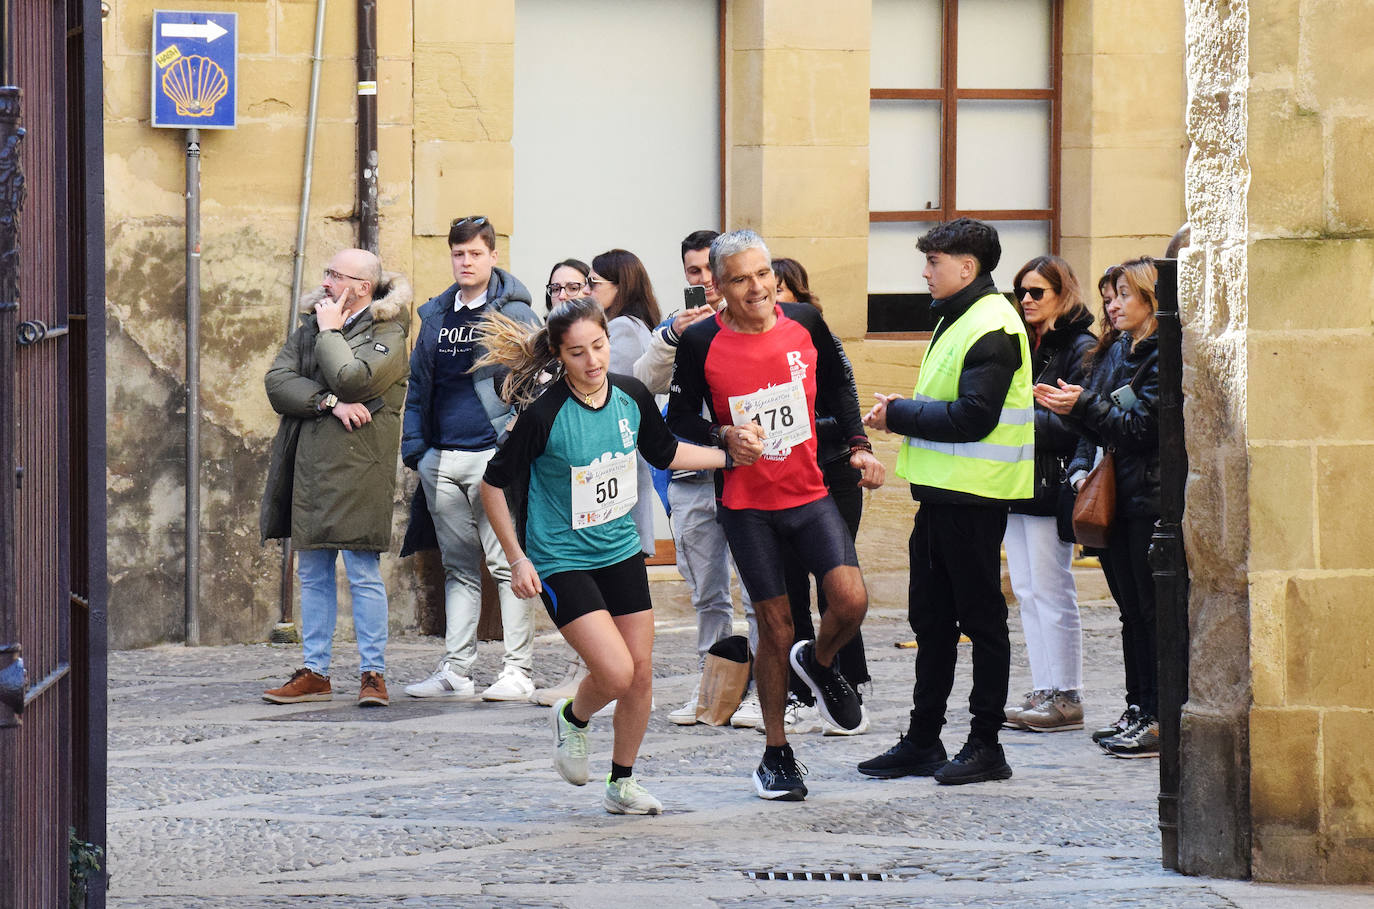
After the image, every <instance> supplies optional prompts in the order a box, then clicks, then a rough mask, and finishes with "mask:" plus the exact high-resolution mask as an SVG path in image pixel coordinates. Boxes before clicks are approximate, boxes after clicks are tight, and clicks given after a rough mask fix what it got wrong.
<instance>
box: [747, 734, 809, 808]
mask: <svg viewBox="0 0 1374 909" xmlns="http://www.w3.org/2000/svg"><path fill="white" fill-rule="evenodd" d="M804 776H806V767H805V766H803V765H802V764H799V763H798V762H797V759H796V758H795V757H793V756H792V746H791V745H784V746H783V751H782V757H780V758H770V757H769V756H768V752H766V751H765V752H764V754H763V760H761V761H759V766H758V769H757V770H755V771H754V791H755V792H757V793H758V794H759V798H761V799H769V800H770V801H777V802H800V801H801V800H802V799H804V798H806V784H805V783H803V782H802V777H804Z"/></svg>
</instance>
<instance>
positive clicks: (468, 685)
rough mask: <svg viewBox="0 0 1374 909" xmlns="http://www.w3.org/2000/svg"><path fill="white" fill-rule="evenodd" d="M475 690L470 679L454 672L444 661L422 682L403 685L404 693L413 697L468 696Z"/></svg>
mask: <svg viewBox="0 0 1374 909" xmlns="http://www.w3.org/2000/svg"><path fill="white" fill-rule="evenodd" d="M476 690H477V687H476V686H475V685H474V684H473V683H472V679H470V678H468V677H467V676H465V675H459V674H458V673H456V672H454V671H453V670H452V669H450V668H449V664H448V663H446V662H445V663H440V664H439V668H438V669H436V670H435V671H434V675H432V676H430V677H429V678H427V679H425V680H424V681H423V682H415V683H414V684H412V685H407V686H406V687H405V693H406V694H408V695H410V696H411V697H413V698H470V697H472V695H473V692H475V691H476Z"/></svg>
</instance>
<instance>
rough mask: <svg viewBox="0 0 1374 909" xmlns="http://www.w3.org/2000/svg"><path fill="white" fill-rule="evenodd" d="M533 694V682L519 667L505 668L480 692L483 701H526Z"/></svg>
mask: <svg viewBox="0 0 1374 909" xmlns="http://www.w3.org/2000/svg"><path fill="white" fill-rule="evenodd" d="M532 694H534V680H533V679H531V678H530V674H529V673H528V672H526V671H525V670H523V669H521V668H520V667H519V666H506V667H504V668H502V670H501V674H500V675H498V676H497V677H496V681H494V682H492V683H491V685H490V686H488V687H487V690H486V691H483V692H482V700H484V701H526V700H529V697H530V695H532Z"/></svg>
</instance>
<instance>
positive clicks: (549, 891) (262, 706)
mask: <svg viewBox="0 0 1374 909" xmlns="http://www.w3.org/2000/svg"><path fill="white" fill-rule="evenodd" d="M1083 577H1084V581H1085V584H1084V592H1085V596H1091V595H1093V593H1094V590H1096V595H1098V596H1100V595H1101V591H1100V586H1101V585H1100V579H1095V578H1093V577H1092V576H1091V573H1090V572H1088V573H1084V575H1083ZM868 580H869V583H870V589H871V591H872V599H873V603H874V607H873V609H872V610H871V612H870V617H869V619H868V621H867V623H866V624H865V627H864V635H865V640H866V645H867V648H868V654H869V660H870V666H871V671H872V674H873V677H874V683H873V686H872V690H871V691H870V692H868V693H867V695H866V703H867V704H868V706H869V710H870V712H871V714H872V717H873V729H872V731H871V732H870V733H869V734H867V735H864V736H856V737H852V738H846V737H822V736H820V735H815V734H812V735H804V736H795V737H793V744H794V747H795V748H796V751H797V755H798V757H799V759H800V760H801V761H802V762H803V763H805V764H806V765H807V767H809V769H810V775H809V776H808V778H807V783H808V785H809V786H810V787H811V795H810V796H809V797H808V798H807V800H806V801H805V802H802V803H770V802H765V801H763V800H761V799H758V798H756V797H755V795H754V793H753V789H752V786H751V784H750V782H749V774H750V773H751V771H752V770H753V768H754V766H755V764H756V763H757V761H758V759H759V756H760V755H761V753H762V749H763V737H762V736H761V735H759V734H757V733H756V732H754V731H752V730H736V729H730V728H711V727H706V726H696V727H691V728H685V729H684V728H679V727H676V726H672V725H671V724H669V723H668V722H667V719H666V714H667V712H668V711H669V710H670V709H672V707H674V706H676V705H677V704H679V703H681V702H682V701H683V700H684V699H685V698H686V696H687V695H688V694H689V693H690V691H691V688H692V685H693V683H694V675H693V672H692V670H693V668H694V665H695V660H694V655H693V653H692V650H693V647H694V641H695V630H694V626H693V623H692V617H691V614H690V608H689V607H688V606H687V605H686V603H685V596H684V591H683V589H682V588H683V585H682V583H681V582H680V581H676V580H661V581H656V582H655V584H654V596H655V602H656V603H657V604H658V606H657V609H656V615H657V622H658V626H659V629H658V637H657V640H656V643H655V660H656V664H655V677H656V678H655V695H656V699H657V707H656V710H655V711H654V715H653V719H652V721H651V722H650V725H649V731H648V735H647V736H646V738H645V741H644V746H643V749H642V751H641V754H640V759H639V762H638V764H637V765H636V772H637V775H639V776H640V778H641V779H642V780H643V781H644V782H645V784H646V785H647V786H648V788H649V789H650V790H651V791H652V792H653V793H654V794H655V795H657V796H658V797H659V798H660V799H661V800H662V801H663V803H664V805H665V807H666V813H665V814H664V815H663V816H661V817H651V818H625V817H613V816H611V815H608V814H606V813H605V812H604V811H603V809H602V807H601V799H600V789H599V787H598V786H597V785H596V783H595V780H594V781H593V783H592V784H591V785H588V786H586V787H584V788H575V787H572V786H568V785H567V784H565V783H564V782H563V781H562V780H561V779H559V777H558V776H557V774H556V773H555V772H554V770H553V768H552V766H551V744H550V741H549V731H548V720H547V713H546V708H542V707H537V706H534V705H532V704H524V703H520V704H486V703H482V702H480V701H464V702H453V701H449V702H445V703H435V702H433V701H417V700H413V699H409V698H407V697H405V695H404V694H402V692H401V687H402V685H403V684H404V683H405V682H408V681H412V680H415V679H418V678H421V677H423V676H424V675H425V674H427V672H428V671H429V670H430V669H431V667H432V664H433V661H434V660H435V658H436V657H437V656H438V653H439V649H440V646H439V642H438V641H437V640H434V639H427V638H418V637H405V638H399V639H397V638H393V640H392V642H391V644H390V646H389V648H388V673H387V676H388V680H389V682H390V684H391V692H392V706H391V707H390V708H388V709H372V710H360V709H358V708H357V707H356V706H354V703H353V701H354V698H355V696H356V690H357V681H356V680H357V678H358V674H357V668H358V665H357V655H356V651H355V650H354V648H353V646H352V644H351V642H347V641H342V640H341V641H340V642H339V643H338V645H337V646H336V649H335V659H336V665H335V667H334V678H335V680H336V699H335V700H334V701H332V702H329V703H314V704H299V705H292V706H273V705H270V704H266V703H264V702H263V701H262V700H261V699H260V694H261V692H262V690H263V689H264V688H265V687H269V683H279V682H280V681H281V680H283V679H284V678H286V677H287V676H288V675H289V673H290V672H291V670H292V669H293V668H294V667H295V666H297V665H298V663H299V659H300V653H299V648H298V647H296V646H287V645H266V644H264V645H257V646H233V647H204V648H193V649H187V648H183V647H176V646H167V647H159V648H152V649H148V650H141V651H128V652H121V653H115V654H112V655H111V660H110V676H111V678H110V790H109V822H110V827H109V868H110V871H111V873H112V880H111V891H110V899H109V905H111V906H112V907H140V909H187V907H202V909H247V907H297V906H357V907H401V906H405V907H441V906H443V907H447V906H463V907H487V906H491V907H496V906H500V907H567V909H574V907H592V906H596V907H601V906H605V905H613V906H633V905H636V904H639V905H656V906H662V907H677V906H687V907H749V909H762V907H774V906H811V905H816V906H834V907H856V909H857V907H865V909H868V907H889V906H890V907H897V906H912V905H921V906H951V907H952V906H997V907H1030V909H1050V907H1060V906H1073V907H1099V906H1100V907H1112V909H1124V907H1136V906H1141V907H1146V906H1148V907H1151V909H1158V907H1161V906H1169V907H1173V906H1197V907H1256V909H1260V907H1275V909H1280V907H1281V909H1288V905H1289V904H1290V903H1292V902H1293V901H1300V903H1301V904H1302V905H1304V906H1333V907H1346V906H1350V907H1354V906H1374V888H1292V887H1273V886H1263V885H1258V884H1250V883H1243V882H1231V881H1216V880H1206V879H1197V878H1187V877H1183V876H1180V875H1177V874H1173V873H1170V872H1167V871H1165V870H1164V869H1162V868H1161V866H1160V863H1159V840H1158V835H1157V831H1156V828H1155V820H1156V815H1155V794H1156V790H1157V783H1158V770H1157V767H1158V765H1157V763H1156V762H1154V761H1148V760H1138V761H1122V760H1113V759H1110V758H1106V757H1104V756H1103V755H1102V754H1101V753H1100V752H1099V751H1098V750H1097V749H1096V748H1095V747H1094V746H1093V745H1092V744H1091V742H1090V741H1089V740H1088V737H1087V732H1086V731H1084V732H1072V733H1059V734H1054V735H1035V734H1031V733H1015V732H1008V733H1006V734H1005V735H1004V737H1003V743H1004V744H1005V746H1006V751H1007V758H1008V761H1009V762H1010V763H1011V765H1012V767H1013V768H1014V770H1015V776H1014V777H1013V778H1012V779H1010V780H1007V781H1004V782H998V783H987V784H981V785H971V786H960V787H938V786H936V785H935V783H934V782H933V781H932V780H929V779H902V780H890V781H880V780H870V779H867V778H865V777H863V776H861V775H859V774H858V773H857V772H856V771H855V769H854V764H855V763H856V762H858V761H860V760H863V759H865V758H868V757H871V756H873V755H874V754H877V753H878V752H881V751H883V750H885V749H886V748H887V747H888V746H889V745H891V744H892V743H893V742H894V741H895V740H896V738H897V737H898V735H900V733H901V731H902V730H903V729H904V728H905V723H906V719H907V711H908V710H909V708H910V697H911V679H912V651H910V650H905V649H898V648H896V647H895V646H894V645H895V644H896V643H898V642H901V641H903V640H905V639H906V638H908V637H909V636H910V633H909V630H908V629H907V627H906V623H905V608H904V606H903V605H902V604H903V603H904V600H905V575H904V573H903V572H902V571H900V570H897V569H896V568H894V567H888V568H886V569H883V568H880V569H879V570H877V571H873V572H870V574H869V577H868ZM1094 584H1095V585H1096V587H1094ZM1083 614H1084V619H1085V626H1086V633H1085V663H1086V667H1085V670H1086V686H1087V687H1086V702H1087V711H1088V724H1089V726H1090V727H1094V726H1097V725H1100V724H1103V723H1105V722H1109V721H1110V720H1111V719H1114V718H1115V715H1116V714H1117V713H1118V712H1119V711H1120V696H1121V695H1120V688H1119V686H1120V668H1119V643H1118V637H1117V634H1118V628H1119V626H1118V623H1117V620H1116V612H1115V607H1113V606H1112V605H1111V603H1110V601H1104V600H1096V601H1093V602H1089V603H1085V605H1084V609H1083ZM1013 622H1015V616H1014V610H1013ZM544 630H545V633H544V634H543V635H542V636H541V637H540V638H539V641H538V643H537V649H536V667H537V668H536V675H537V676H540V675H544V674H550V675H552V674H561V670H562V667H563V655H564V654H565V653H566V652H567V651H566V649H565V645H563V644H562V642H561V640H560V639H559V638H558V637H557V635H556V633H553V632H552V630H551V629H550V628H548V627H547V626H545V629H544ZM1013 636H1014V643H1015V645H1016V646H1015V648H1014V653H1015V654H1016V655H1017V656H1016V660H1017V661H1018V663H1019V665H1018V666H1017V667H1016V668H1015V669H1014V673H1013V679H1012V685H1013V693H1019V692H1020V691H1022V690H1024V689H1025V688H1026V687H1028V686H1027V681H1028V677H1027V673H1026V670H1025V667H1024V649H1023V648H1022V647H1021V646H1020V635H1019V627H1018V626H1016V625H1015V624H1014V628H1013ZM963 650H964V652H963V653H962V654H961V662H960V673H959V681H958V683H957V684H956V688H955V692H954V696H953V697H952V699H951V711H950V724H949V725H948V726H947V727H946V729H945V736H944V738H945V742H946V745H947V746H948V747H949V748H950V750H951V751H953V750H955V749H957V748H958V746H959V744H960V743H961V742H962V740H963V737H964V734H965V733H966V731H967V711H966V704H967V696H968V653H967V650H968V646H967V645H964V646H963ZM499 659H500V646H499V645H498V644H494V643H489V644H483V645H481V648H480V656H479V661H478V666H477V669H476V672H475V674H476V676H477V679H478V684H479V688H480V686H481V685H482V684H484V683H486V682H488V681H490V680H491V679H492V678H493V677H494V675H495V672H496V671H497V670H498V669H499ZM610 726H611V724H610V720H609V719H606V718H599V719H596V720H594V721H593V729H592V736H591V738H592V761H593V769H594V775H595V774H596V773H602V772H605V771H606V770H609V764H610ZM757 872H810V873H813V876H817V877H821V876H823V875H824V874H834V873H854V872H862V873H864V874H866V875H869V876H870V877H869V879H866V880H825V879H819V880H806V879H792V880H768V879H760V877H761V876H760V877H756V876H755V873H757ZM816 873H821V874H816ZM640 900H643V901H644V902H643V903H639V901H640Z"/></svg>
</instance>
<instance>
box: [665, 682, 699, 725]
mask: <svg viewBox="0 0 1374 909" xmlns="http://www.w3.org/2000/svg"><path fill="white" fill-rule="evenodd" d="M700 695H701V682H700V681H698V682H697V684H696V687H695V688H693V689H692V696H691V697H690V698H688V699H687V703H685V704H683V705H682V706H681V707H679V708H678V709H676V710H674V711H673V712H672V713H670V714H668V722H670V723H672V724H674V725H676V726H695V725H696V724H697V698H698V697H700Z"/></svg>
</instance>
